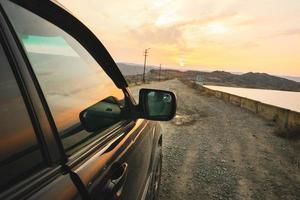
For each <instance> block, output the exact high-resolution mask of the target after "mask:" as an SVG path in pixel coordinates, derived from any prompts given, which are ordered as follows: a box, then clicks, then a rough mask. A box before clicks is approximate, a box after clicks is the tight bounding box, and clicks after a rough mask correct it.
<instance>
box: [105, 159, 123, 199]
mask: <svg viewBox="0 0 300 200" xmlns="http://www.w3.org/2000/svg"><path fill="white" fill-rule="evenodd" d="M127 169H128V164H127V163H123V164H120V163H114V164H113V165H112V166H111V169H110V171H109V177H108V181H107V183H106V186H105V193H106V194H107V195H108V196H110V197H113V199H119V198H120V196H121V194H122V190H123V186H124V183H125V181H126V177H127Z"/></svg>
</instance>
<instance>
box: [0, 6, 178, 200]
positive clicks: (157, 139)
mask: <svg viewBox="0 0 300 200" xmlns="http://www.w3.org/2000/svg"><path fill="white" fill-rule="evenodd" d="M0 2H1V3H0V4H1V6H0V9H1V13H0V26H1V29H0V30H1V33H0V40H1V47H0V63H1V67H0V92H1V93H0V102H1V104H0V115H1V116H0V119H1V122H0V131H1V132H0V153H1V154H0V159H1V160H0V188H1V191H0V192H1V194H0V199H51V200H54V199H55V200H56V199H128V200H136V199H157V194H158V189H159V184H160V174H161V162H162V134H161V128H160V125H159V123H158V122H155V121H159V120H161V121H166V120H170V119H172V118H173V116H174V115H175V111H176V99H175V96H174V94H173V93H172V92H168V91H162V90H152V89H141V90H140V93H139V102H138V104H137V103H136V102H135V100H134V99H133V97H132V95H131V94H130V91H129V89H128V85H127V83H126V81H125V79H124V77H123V76H122V74H121V73H120V71H119V69H118V67H117V66H116V64H115V62H114V61H113V59H112V58H111V56H110V55H109V53H108V52H107V50H106V49H105V48H104V46H103V45H102V44H101V42H100V41H99V40H98V39H97V37H96V36H95V35H94V34H93V33H92V32H91V31H90V30H89V29H88V28H86V27H85V25H83V24H82V23H81V22H80V21H79V20H77V19H76V18H75V17H73V16H72V15H71V14H70V13H68V12H67V11H66V10H65V9H63V8H62V7H60V6H58V5H57V4H55V3H53V2H50V1H40V0H30V1H29V0H25V1H24V0H21V1H5V0H3V1H0Z"/></svg>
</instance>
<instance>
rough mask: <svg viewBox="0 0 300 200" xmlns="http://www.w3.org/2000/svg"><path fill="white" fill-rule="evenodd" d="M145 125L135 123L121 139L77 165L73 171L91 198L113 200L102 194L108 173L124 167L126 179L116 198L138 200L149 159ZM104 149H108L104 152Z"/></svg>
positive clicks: (147, 130) (148, 136) (148, 141)
mask: <svg viewBox="0 0 300 200" xmlns="http://www.w3.org/2000/svg"><path fill="white" fill-rule="evenodd" d="M149 125H150V124H149V122H148V121H146V120H137V122H136V123H134V125H131V127H130V129H129V130H126V129H125V130H123V131H125V132H126V131H128V132H127V133H124V136H120V138H121V140H118V139H119V138H117V139H115V141H117V144H116V145H114V147H113V148H110V145H112V144H113V143H114V142H115V141H111V143H110V144H108V145H107V146H106V147H104V148H103V149H102V150H100V151H98V152H97V153H96V154H94V155H93V156H92V157H91V158H89V159H88V160H87V161H85V162H84V164H82V165H80V166H78V167H77V168H76V169H75V170H74V171H75V172H76V173H77V174H78V175H79V177H80V178H81V180H82V181H83V183H84V184H85V185H86V186H87V188H88V190H89V192H90V194H91V197H92V199H99V198H100V199H113V195H111V196H110V195H109V194H108V193H107V192H108V191H105V186H106V185H107V181H109V179H110V178H111V177H110V176H111V173H110V172H111V170H113V166H114V165H115V164H120V165H122V164H126V165H128V166H127V169H126V179H125V181H124V183H123V185H122V188H121V189H122V193H121V196H120V197H119V198H120V199H138V197H139V196H140V193H141V192H142V191H143V186H144V185H145V183H146V180H147V176H148V174H149V173H148V171H149V166H150V160H151V150H152V148H151V146H152V144H151V139H150V138H151V135H152V134H151V133H150V128H151V127H150V126H149ZM107 149H109V150H108V151H107Z"/></svg>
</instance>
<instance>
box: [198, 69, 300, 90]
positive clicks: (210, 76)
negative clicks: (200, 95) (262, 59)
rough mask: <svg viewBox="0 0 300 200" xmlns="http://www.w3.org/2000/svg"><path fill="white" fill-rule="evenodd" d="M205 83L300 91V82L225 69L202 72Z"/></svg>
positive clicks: (264, 74) (263, 74)
mask: <svg viewBox="0 0 300 200" xmlns="http://www.w3.org/2000/svg"><path fill="white" fill-rule="evenodd" d="M199 74H200V75H202V76H203V79H204V83H206V84H216V85H223V86H233V87H246V88H258V89H273V90H286V91H297V92H300V83H299V82H296V81H293V80H289V79H286V78H282V77H277V76H273V75H269V74H266V73H253V72H249V73H245V74H241V75H238V74H232V73H229V72H224V71H214V72H210V73H207V72H202V73H201V72H200V73H199Z"/></svg>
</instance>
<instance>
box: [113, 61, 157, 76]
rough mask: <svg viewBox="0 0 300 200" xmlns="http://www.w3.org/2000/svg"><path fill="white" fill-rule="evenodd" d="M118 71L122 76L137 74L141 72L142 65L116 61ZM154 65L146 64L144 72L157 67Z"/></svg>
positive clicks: (142, 69)
mask: <svg viewBox="0 0 300 200" xmlns="http://www.w3.org/2000/svg"><path fill="white" fill-rule="evenodd" d="M117 65H118V67H119V69H120V71H121V72H122V74H123V75H124V76H129V75H138V74H143V72H144V65H140V64H134V63H117ZM157 68H158V67H156V66H148V65H147V67H146V73H147V72H149V71H150V70H151V69H157Z"/></svg>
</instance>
